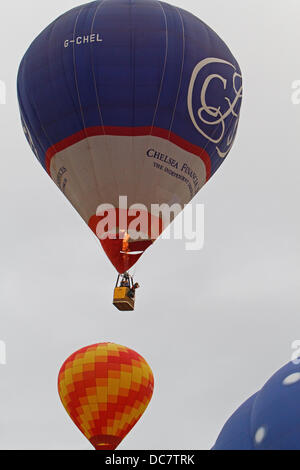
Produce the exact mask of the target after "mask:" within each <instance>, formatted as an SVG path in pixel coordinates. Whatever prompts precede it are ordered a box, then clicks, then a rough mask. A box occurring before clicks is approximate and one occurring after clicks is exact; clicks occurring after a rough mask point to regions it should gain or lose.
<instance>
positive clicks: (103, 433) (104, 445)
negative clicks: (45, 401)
mask: <svg viewBox="0 0 300 470" xmlns="http://www.w3.org/2000/svg"><path fill="white" fill-rule="evenodd" d="M153 386H154V379H153V374H152V371H151V369H150V367H149V365H148V364H147V362H146V361H145V360H144V359H143V358H142V357H141V356H140V355H139V354H137V353H136V352H134V351H132V350H131V349H128V348H126V347H125V346H119V345H117V344H112V343H101V344H95V345H93V346H88V347H86V348H83V349H81V350H80V351H77V352H76V353H74V354H72V356H70V357H69V359H67V360H66V362H65V363H64V364H63V366H62V368H61V370H60V373H59V376H58V391H59V395H60V398H61V401H62V403H63V405H64V407H65V409H66V411H67V412H68V414H69V415H70V417H71V418H72V420H73V421H74V423H75V424H76V426H77V427H78V428H79V429H80V431H81V432H82V433H83V434H84V435H85V436H86V438H87V439H89V441H90V442H91V444H92V445H93V446H94V447H95V449H96V450H114V449H116V448H117V446H118V445H119V444H120V442H121V441H122V440H123V439H124V437H125V436H126V435H127V434H128V433H129V432H130V430H131V429H132V428H133V426H134V425H135V424H136V423H137V421H138V420H139V419H140V418H141V416H142V415H143V413H144V411H145V410H146V408H147V406H148V404H149V402H150V400H151V397H152V394H153Z"/></svg>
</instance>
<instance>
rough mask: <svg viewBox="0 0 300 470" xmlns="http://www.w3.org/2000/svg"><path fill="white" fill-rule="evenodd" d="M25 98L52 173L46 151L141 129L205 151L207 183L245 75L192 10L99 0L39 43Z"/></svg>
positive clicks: (225, 142) (25, 114)
mask: <svg viewBox="0 0 300 470" xmlns="http://www.w3.org/2000/svg"><path fill="white" fill-rule="evenodd" d="M18 97H19V104H20V111H21V117H22V121H23V127H24V131H25V134H26V136H27V139H28V140H29V143H30V145H31V147H32V149H33V150H34V152H35V154H36V156H37V157H38V159H39V160H40V162H41V163H42V165H43V166H44V168H45V169H47V170H48V171H49V168H47V161H46V159H47V152H48V153H49V149H53V148H54V149H55V146H57V145H58V144H59V143H60V142H62V141H64V140H65V139H67V138H68V139H69V143H70V145H71V143H72V138H73V139H75V137H74V136H78V133H85V134H86V135H88V136H90V135H93V133H97V129H98V132H102V131H103V132H105V133H106V134H108V133H109V134H116V135H118V129H121V130H122V129H123V131H124V129H128V132H129V134H132V133H133V134H134V131H133V129H135V128H140V129H147V130H148V131H147V132H148V133H149V134H150V133H152V132H154V133H155V132H156V131H157V132H160V135H161V134H162V131H164V130H165V131H167V138H170V135H171V133H172V134H174V135H175V136H177V137H180V138H181V139H184V141H186V142H188V143H189V144H191V145H194V146H197V147H198V148H202V149H205V150H206V152H207V153H208V155H209V158H210V161H209V162H207V170H208V175H207V177H208V178H209V177H210V176H212V174H213V173H214V172H215V171H216V170H217V168H218V167H219V166H220V164H221V163H222V162H223V161H224V157H225V156H226V155H227V153H228V151H229V150H230V148H231V146H232V143H233V140H234V137H235V134H236V130H237V124H238V118H239V112H240V106H241V100H242V77H241V71H240V68H239V65H238V63H237V61H236V60H235V58H234V57H233V55H232V54H231V52H230V50H229V49H228V47H227V46H226V45H225V43H224V42H223V41H222V40H221V39H220V38H219V36H218V35H217V34H216V33H215V32H214V31H213V30H212V29H210V28H209V27H208V26H207V25H206V24H204V23H203V22H202V21H201V20H199V19H198V18H196V17H195V16H193V15H192V14H190V13H188V12H187V11H185V10H182V9H179V8H175V7H173V6H171V5H169V4H167V3H164V2H159V1H157V0H100V1H94V2H92V3H88V4H85V5H82V6H79V7H76V8H74V9H72V10H70V11H68V12H67V13H65V14H63V15H62V16H60V17H59V18H58V19H57V20H55V21H54V22H53V23H52V24H51V25H49V26H48V27H47V28H46V29H45V30H44V31H43V32H42V33H41V34H40V35H39V36H38V37H37V38H36V39H35V41H34V42H33V43H32V45H31V46H30V48H29V49H28V51H27V52H26V54H25V56H24V58H23V60H22V62H21V65H20V69H19V75H18ZM200 97H201V100H202V102H201V101H200ZM201 104H202V108H199V105H200V106H201ZM168 133H169V134H168ZM177 142H179V141H178V139H177Z"/></svg>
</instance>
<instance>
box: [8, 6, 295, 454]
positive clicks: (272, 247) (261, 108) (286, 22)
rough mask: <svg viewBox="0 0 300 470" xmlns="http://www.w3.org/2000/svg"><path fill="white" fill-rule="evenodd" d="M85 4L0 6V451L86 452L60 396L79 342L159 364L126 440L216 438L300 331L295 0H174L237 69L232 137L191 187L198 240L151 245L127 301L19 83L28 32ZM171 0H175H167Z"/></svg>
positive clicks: (137, 443) (165, 442)
mask: <svg viewBox="0 0 300 470" xmlns="http://www.w3.org/2000/svg"><path fill="white" fill-rule="evenodd" d="M81 3H83V2H82V1H81V0H79V1H76V0H52V1H51V2H40V1H38V0H27V1H26V2H20V1H19V2H17V4H16V3H15V2H5V3H2V4H1V9H2V11H1V28H0V52H1V55H0V57H1V62H0V80H2V81H5V83H6V85H7V104H6V105H0V125H1V141H0V148H1V152H0V155H1V158H0V195H1V199H0V201H1V244H0V260H1V263H0V312H1V323H0V340H2V341H5V342H6V346H7V365H6V366H3V365H1V366H0V448H1V449H88V448H89V443H88V442H87V441H86V440H85V438H84V437H83V436H82V435H81V433H80V432H79V431H78V430H77V428H76V427H75V426H74V425H73V423H72V422H71V421H70V419H69V418H68V416H67V414H66V412H65V411H64V409H63V407H62V405H61V404H60V401H59V397H58V393H57V386H56V382H57V375H58V371H59V368H60V366H61V365H62V363H63V362H64V360H65V359H66V358H67V357H68V356H69V355H70V354H71V353H72V352H74V351H76V350H77V349H79V348H81V347H83V346H87V345H89V344H93V343H95V342H102V341H106V340H108V341H112V342H117V343H119V344H123V345H126V346H128V347H130V348H132V349H135V350H136V351H138V352H139V353H140V354H142V355H143V356H144V357H145V358H146V360H147V361H148V363H149V364H150V366H151V367H152V369H153V372H154V375H155V380H156V386H155V392H154V397H153V400H152V402H151V404H150V406H149V408H148V410H147V412H146V414H145V415H144V417H143V418H142V419H141V421H140V422H139V423H138V425H137V426H136V427H135V429H134V430H133V431H132V432H131V433H130V435H129V436H128V437H127V438H126V439H125V440H124V442H123V443H122V445H121V446H120V449H126V450H129V449H209V448H210V447H211V446H212V445H213V444H214V441H215V439H216V438H217V435H218V433H219V431H220V429H221V427H222V425H223V424H224V422H225V421H226V419H227V418H228V417H229V415H230V414H231V413H232V412H233V411H234V410H235V409H236V408H237V407H238V406H239V405H240V404H241V403H242V402H243V401H244V400H245V399H246V398H247V397H249V396H250V395H251V394H253V393H254V392H255V391H257V390H258V389H259V388H260V387H261V386H262V385H263V384H264V382H265V381H266V380H267V378H268V377H269V376H270V375H271V374H272V373H273V372H275V371H276V370H277V369H279V368H280V367H281V366H282V365H283V364H284V363H286V362H288V361H289V360H290V357H291V353H292V350H291V343H292V342H293V341H294V340H296V339H300V311H299V297H300V294H299V275H300V263H299V243H300V242H299V240H300V220H299V207H298V201H299V200H300V184H299V175H300V158H299V128H300V127H299V125H300V105H298V106H297V105H293V104H292V101H291V95H292V82H293V81H294V80H297V79H298V80H300V60H299V43H300V30H299V18H300V3H299V0H285V1H284V2H283V1H282V0H273V1H272V2H270V1H264V2H262V1H261V0H243V1H241V0H227V1H226V2H224V1H223V0H206V1H204V0H203V1H202V0H201V1H199V0H184V1H183V0H177V1H176V2H175V1H174V4H176V5H177V6H180V7H184V8H185V9H187V10H189V11H191V12H192V13H194V14H195V15H197V16H199V17H200V18H201V19H202V20H204V21H205V22H206V23H207V24H209V25H210V26H211V27H212V28H213V29H214V30H215V31H216V32H217V33H218V34H219V35H220V36H221V37H222V38H223V39H224V41H225V42H226V43H227V44H228V45H229V47H230V48H231V50H232V52H233V54H234V55H235V57H236V58H237V60H238V61H239V63H240V66H241V69H242V71H243V76H244V102H243V109H242V118H241V123H240V128H239V132H238V138H237V140H236V143H235V145H234V147H233V149H232V151H231V153H230V155H229V157H228V159H227V160H226V162H225V163H224V164H223V165H222V166H221V168H220V170H219V171H218V172H217V173H216V175H215V176H214V177H213V178H212V179H211V181H210V182H209V183H208V184H207V185H206V186H205V188H204V189H202V190H201V192H200V193H199V194H198V196H197V197H196V198H195V201H194V202H195V203H196V202H198V203H203V204H205V212H206V218H205V246H204V249H203V250H202V251H199V252H187V251H186V250H185V244H184V242H183V241H163V240H161V241H158V242H157V243H156V244H155V246H154V247H152V248H151V249H149V250H148V251H147V253H146V254H145V255H144V256H143V257H142V259H141V261H140V263H139V264H138V266H137V271H136V279H137V280H138V281H139V283H140V284H141V286H142V288H141V289H140V290H139V291H138V296H137V308H136V311H135V312H134V313H130V314H129V313H128V314H126V313H121V312H118V311H117V310H116V309H114V307H113V306H112V305H111V301H112V291H113V287H114V283H115V277H116V275H115V270H114V268H113V266H112V265H111V264H110V262H109V261H108V260H107V259H106V257H105V255H104V253H103V252H102V251H101V247H100V245H99V243H98V242H97V240H96V238H95V237H94V236H93V235H92V233H91V232H90V230H89V229H88V228H87V227H86V226H85V224H84V222H83V221H82V219H81V218H80V217H79V215H78V214H77V213H76V212H75V211H74V209H73V208H72V207H71V206H70V204H69V203H68V202H67V201H66V200H65V199H64V197H63V195H62V194H61V193H60V191H59V190H58V189H57V187H56V186H55V185H54V184H53V182H52V181H51V180H50V178H49V177H48V176H47V174H46V173H45V172H44V170H43V169H42V167H41V166H40V164H39V163H38V162H37V161H36V159H35V158H34V156H33V154H32V152H31V150H30V148H29V146H28V145H27V143H26V141H25V138H24V136H23V131H22V128H21V125H20V122H19V115H18V106H17V99H16V92H15V83H16V75H17V69H18V65H19V62H20V60H21V58H22V56H23V54H24V53H25V51H26V49H27V47H28V46H29V44H30V43H31V41H32V40H33V39H34V38H35V37H36V36H37V34H38V33H39V32H40V31H41V30H42V29H44V27H46V26H47V25H48V24H49V23H50V22H51V21H52V20H54V19H55V18H56V17H57V16H58V15H60V14H61V13H63V12H65V11H67V10H68V9H70V8H72V7H74V6H77V5H80V4H81ZM170 3H173V1H172V2H170Z"/></svg>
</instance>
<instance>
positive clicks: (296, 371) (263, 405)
mask: <svg viewBox="0 0 300 470" xmlns="http://www.w3.org/2000/svg"><path fill="white" fill-rule="evenodd" d="M213 450H300V365H299V364H294V363H293V362H289V363H288V364H287V365H285V366H284V367H282V368H281V369H280V370H279V371H278V372H276V373H275V374H274V375H273V376H272V377H271V378H270V379H269V380H268V382H267V383H266V384H265V385H264V386H263V387H262V389H261V390H260V391H259V392H258V393H256V394H255V395H253V396H252V397H251V398H250V399H249V400H248V401H247V402H245V403H244V404H243V405H242V406H241V407H240V408H239V409H238V410H237V411H236V412H235V413H234V414H233V416H232V417H231V418H230V419H229V420H228V421H227V423H226V424H225V426H224V428H223V429H222V431H221V433H220V435H219V437H218V439H217V442H216V444H215V446H214V448H213Z"/></svg>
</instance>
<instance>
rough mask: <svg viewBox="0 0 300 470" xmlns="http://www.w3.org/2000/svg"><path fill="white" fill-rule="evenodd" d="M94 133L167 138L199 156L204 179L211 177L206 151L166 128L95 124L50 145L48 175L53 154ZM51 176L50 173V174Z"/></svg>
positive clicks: (47, 153) (47, 155)
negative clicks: (203, 170)
mask: <svg viewBox="0 0 300 470" xmlns="http://www.w3.org/2000/svg"><path fill="white" fill-rule="evenodd" d="M96 135H115V136H126V137H139V136H140V137H141V136H148V135H152V136H154V137H161V138H162V139H165V140H169V141H170V142H172V143H173V144H175V145H177V146H178V147H180V148H182V149H183V150H186V151H187V152H189V153H192V154H193V155H196V156H197V157H199V158H201V160H202V161H203V163H204V165H205V168H206V181H208V180H209V178H210V177H211V161H210V157H209V155H208V153H207V152H206V151H205V150H204V149H203V148H202V147H199V146H198V145H194V144H191V143H190V142H188V141H187V140H185V139H183V138H182V137H179V136H178V135H176V134H174V133H173V132H169V131H167V130H166V129H161V128H159V127H153V128H152V127H110V126H105V127H103V126H97V127H89V128H88V129H85V130H84V131H80V132H77V133H76V134H73V135H71V136H70V137H67V138H66V139H63V140H61V141H60V142H58V143H57V144H55V145H53V146H52V147H50V148H49V149H48V150H47V152H46V170H47V172H48V173H49V175H50V165H51V160H52V158H53V157H54V155H55V154H57V153H58V152H61V151H62V150H65V149H66V148H68V147H70V146H71V145H73V144H76V143H77V142H80V141H81V140H84V139H86V138H87V137H94V136H96ZM50 176H51V175H50Z"/></svg>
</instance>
